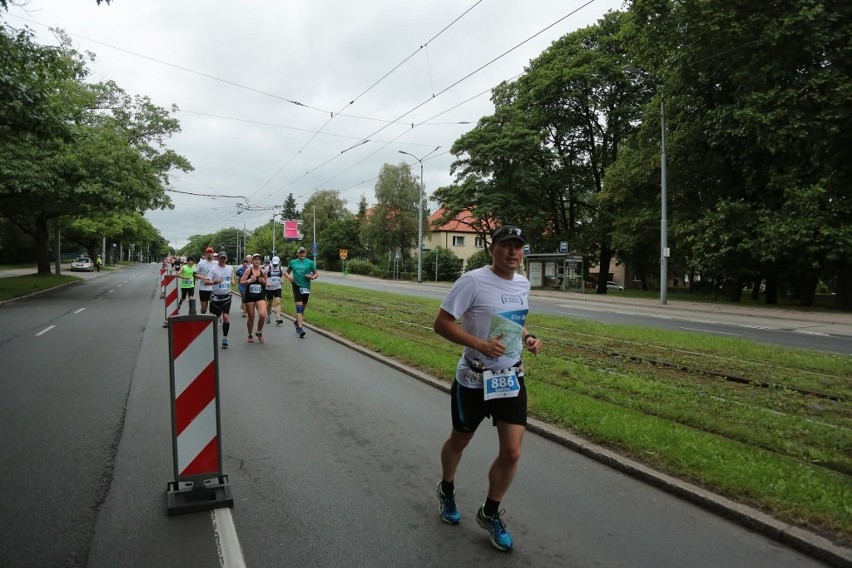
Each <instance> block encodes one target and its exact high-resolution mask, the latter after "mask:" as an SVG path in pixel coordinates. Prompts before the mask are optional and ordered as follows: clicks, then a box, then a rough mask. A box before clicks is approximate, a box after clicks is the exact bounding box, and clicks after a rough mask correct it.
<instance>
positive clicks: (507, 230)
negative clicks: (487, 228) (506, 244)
mask: <svg viewBox="0 0 852 568" xmlns="http://www.w3.org/2000/svg"><path fill="white" fill-rule="evenodd" d="M506 237H517V238H519V239H523V238H524V235H523V231H521V229H520V227H511V226H508V225H507V226H505V227H500V228H499V229H497V230H496V231H494V234H493V235H492V236H491V238H492V239H493V240H495V241H496V240H499V239H505V238H506Z"/></svg>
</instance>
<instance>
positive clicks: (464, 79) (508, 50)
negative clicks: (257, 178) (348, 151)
mask: <svg viewBox="0 0 852 568" xmlns="http://www.w3.org/2000/svg"><path fill="white" fill-rule="evenodd" d="M594 2H595V0H588V1H587V2H586V3H584V4H582V5H581V6H579V7H577V8H575V9H574V10H572V11H570V12H569V13H567V14H566V15H564V16H562V17H561V18H559V19H558V20H556V21H555V22H553V23H552V24H550V25H548V26H546V27H544V28H542V29H541V30H539V31H537V32H536V33H534V34H533V35H531V36H530V37H528V38H526V39H525V40H523V41H522V42H520V43H518V44H516V45H515V46H514V47H511V48H510V49H507V50H506V51H504V52H503V53H501V54H500V55H498V56H497V57H495V58H494V59H492V60H490V61H488V62H487V63H485V64H483V65H481V66H479V67H478V68H476V69H474V70H473V71H471V72H470V73H468V74H467V75H465V76H464V77H462V78H460V79H458V80H457V81H455V82H454V83H452V84H450V85H448V86H447V87H445V88H444V89H442V90H441V91H439V92H438V93H436V94H434V95H433V96H432V97H430V98H428V99H426V100H425V101H423V102H421V103H420V104H418V105H416V106H415V107H414V108H412V109H410V110H408V111H406V112H405V113H403V114H401V115H400V116H398V117H397V118H396V119H394V120H393V121H391V122H390V123H389V124H387V125H385V126H383V127H381V128H379V129H378V130H376V131H374V132H372V133H371V134H368V135H367V136H365V137H364V139H365V140H366V141H369V140H370V139H371V138H372V137H373V136H375V135H376V134H378V133H380V132H382V131H383V130H385V129H386V128H387V127H388V126H390V124H395V123H396V122H398V121H399V120H400V119H402V118H405V117H406V116H408V115H409V114H411V113H412V112H414V111H415V110H417V109H419V108H420V107H422V106H424V105H425V104H427V103H429V102H430V101H432V100H434V99H435V98H437V97H439V96H441V95H442V94H444V93H446V92H447V91H449V90H450V89H452V88H453V87H455V86H456V85H458V84H460V83H462V82H464V81H466V80H468V79H469V78H471V77H472V76H474V75H476V74H477V73H479V72H480V71H482V70H483V69H485V68H486V67H488V66H489V65H492V64H493V63H495V62H497V61H499V60H500V59H502V58H503V57H506V56H507V55H509V54H510V53H512V52H513V51H515V50H516V49H518V48H519V47H521V46H522V45H524V44H526V43H528V42H530V41H531V40H533V39H535V38H536V37H538V36H540V35H541V34H543V33H544V32H546V31H547V30H549V29H550V28H552V27H554V26H556V25H558V24H559V23H561V22H563V21H564V20H566V19H568V18H570V17H571V16H573V15H574V14H576V13H577V12H579V11H580V10H582V9H583V8H585V7H586V6H589V5H590V4H594ZM414 128H415V125H414V124H412V129H414ZM407 132H410V130H407V131H405V132H403V133H401V134H400V135H399V136H397V137H396V138H394V139H393V140H392V141H396V140H397V139H399V138H401V137H402V136H403V135H404V134H406V133H407ZM388 144H390V142H388V143H386V144H385V145H383V146H382V147H381V148H378V149H377V150H375V151H374V152H372V153H370V154H368V155H367V156H365V158H364V159H366V158H368V157H370V156H373V155H374V154H375V153H376V152H378V151H379V150H381V149H382V148H384V147H386V146H387V145H388ZM338 157H340V154H337V155H335V156H333V157H331V158H329V159H328V160H326V161H324V162H323V163H321V164H320V165H318V166H316V167H314V168H312V169H311V170H308V171H307V172H305V173H304V174H302V175H301V176H299V177H298V178H296V179H294V180H293V181H291V182H290V183H288V184H287V185H285V186H284V187H281V188H278V189H277V190H276V193H277V192H278V191H283V190H285V189H287V188H288V187H290V186H291V185H293V184H294V183H296V182H297V181H299V180H300V179H302V178H304V177H305V176H307V175H308V174H310V173H312V172H314V171H316V170H318V169H319V168H321V167H322V166H324V165H326V164H328V163H329V162H331V161H333V160H336V159H337V158H338ZM362 161H363V160H362ZM358 163H360V162H358ZM355 165H357V163H356V164H353V165H352V166H350V167H348V168H346V169H345V170H343V171H341V172H340V173H338V174H337V175H335V176H334V177H332V178H331V179H335V178H337V177H339V176H340V175H343V174H344V173H345V172H347V171H349V170H350V169H352V168H353V167H355ZM328 181H331V180H328ZM270 195H272V194H270Z"/></svg>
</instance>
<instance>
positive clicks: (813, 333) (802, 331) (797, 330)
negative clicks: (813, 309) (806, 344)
mask: <svg viewBox="0 0 852 568" xmlns="http://www.w3.org/2000/svg"><path fill="white" fill-rule="evenodd" d="M793 331H794V332H795V333H801V334H803V335H819V336H820V337H829V336H830V335H831V334H830V333H822V332H821V331H808V330H806V329H795V330H793Z"/></svg>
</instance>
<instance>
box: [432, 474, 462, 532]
mask: <svg viewBox="0 0 852 568" xmlns="http://www.w3.org/2000/svg"><path fill="white" fill-rule="evenodd" d="M436 493H437V494H438V503H439V505H438V511H440V513H441V520H442V521H444V522H445V523H447V524H448V525H457V524H459V523H460V522H461V513H459V510H458V509H457V508H456V495H455V491H453V494H452V495H450V496H449V497H447V496H446V495H444V492H443V491H441V482H440V481H439V482H438V489H437V490H436Z"/></svg>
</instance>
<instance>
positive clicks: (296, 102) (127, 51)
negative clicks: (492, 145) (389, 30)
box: [8, 14, 405, 132]
mask: <svg viewBox="0 0 852 568" xmlns="http://www.w3.org/2000/svg"><path fill="white" fill-rule="evenodd" d="M8 16H9V17H11V18H16V19H18V20H21V21H23V22H27V23H29V24H33V25H35V26H40V27H43V28H48V29H50V27H51V26H49V25H47V24H42V23H41V22H37V21H35V20H31V19H29V18H24V17H22V16H19V15H17V14H8ZM66 33H67V34H68V35H69V36H71V37H75V38H78V39H82V40H85V41H88V42H90V43H94V44H96V45H101V46H103V47H107V48H109V49H114V50H116V51H120V52H122V53H126V54H128V55H132V56H134V57H139V58H140V59H146V60H148V61H153V62H154V63H159V64H160V65H165V66H167V67H172V68H174V69H178V70H180V71H186V72H187V73H191V74H193V75H198V76H200V77H204V78H206V79H211V80H213V81H219V82H220V83H225V84H227V85H231V86H232V87H237V88H238V89H244V90H246V91H249V92H252V93H257V94H259V95H264V96H267V97H270V98H273V99H277V100H281V101H285V102H287V103H290V104H293V105H296V106H300V107H302V108H306V109H309V110H313V111H316V112H321V113H322V114H326V115H327V114H337V116H342V117H345V118H353V119H357V120H371V121H375V122H388V121H387V120H385V119H382V118H375V117H369V116H358V115H349V114H342V113H339V112H338V113H332V111H330V110H327V109H322V108H318V107H315V106H312V105H309V104H305V103H302V102H299V101H297V100H293V99H288V98H287V97H284V96H282V95H276V94H275V93H270V92H267V91H263V90H261V89H256V88H254V87H249V86H248V85H243V84H241V83H237V82H235V81H230V80H228V79H222V78H221V77H217V76H215V75H210V74H209V73H204V72H202V71H196V70H195V69H190V68H189V67H184V66H182V65H177V64H176V63H170V62H168V61H164V60H162V59H157V58H155V57H151V56H148V55H143V54H141V53H137V52H135V51H131V50H129V49H124V48H122V47H116V46H114V45H111V44H108V43H105V42H102V41H98V40H96V39H92V38H89V37H86V36H83V35H80V34H75V33H71V32H68V31H67V30H66ZM181 112H185V111H181ZM195 114H203V113H195ZM400 124H405V123H400ZM309 132H313V131H309Z"/></svg>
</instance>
